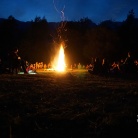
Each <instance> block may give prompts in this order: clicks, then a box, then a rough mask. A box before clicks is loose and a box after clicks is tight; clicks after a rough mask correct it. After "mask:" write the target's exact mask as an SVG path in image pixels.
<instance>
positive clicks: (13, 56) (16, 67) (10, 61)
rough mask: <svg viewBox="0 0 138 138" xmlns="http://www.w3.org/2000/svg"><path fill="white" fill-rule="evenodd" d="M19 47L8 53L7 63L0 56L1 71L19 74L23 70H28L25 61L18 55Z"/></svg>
mask: <svg viewBox="0 0 138 138" xmlns="http://www.w3.org/2000/svg"><path fill="white" fill-rule="evenodd" d="M18 52H19V51H18V48H16V47H15V48H13V49H12V50H11V51H10V53H9V54H8V57H7V61H6V65H5V63H4V62H3V60H2V58H0V73H10V74H18V73H19V72H20V71H21V70H22V71H23V72H24V73H27V71H26V63H25V61H24V60H23V59H22V58H21V57H20V56H19V55H18Z"/></svg>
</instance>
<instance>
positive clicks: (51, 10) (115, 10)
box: [0, 0, 138, 24]
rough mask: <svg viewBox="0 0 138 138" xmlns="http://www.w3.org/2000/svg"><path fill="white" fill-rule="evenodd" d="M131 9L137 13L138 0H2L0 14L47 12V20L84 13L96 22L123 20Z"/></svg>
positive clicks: (26, 15)
mask: <svg viewBox="0 0 138 138" xmlns="http://www.w3.org/2000/svg"><path fill="white" fill-rule="evenodd" d="M131 9H133V10H134V13H135V17H138V0H0V18H8V16H10V15H12V16H14V17H15V18H16V19H18V20H20V21H25V22H26V21H31V20H34V19H35V17H36V16H39V17H41V18H42V17H44V16H45V18H46V19H47V21H48V22H57V21H62V20H67V21H71V20H72V21H78V20H80V19H81V18H85V17H88V18H90V19H91V20H92V21H93V22H95V23H97V24H98V23H100V22H101V21H104V20H113V21H124V20H125V19H126V17H127V14H128V12H129V11H130V10H131ZM62 11H63V13H64V18H63V16H62V15H63V14H62Z"/></svg>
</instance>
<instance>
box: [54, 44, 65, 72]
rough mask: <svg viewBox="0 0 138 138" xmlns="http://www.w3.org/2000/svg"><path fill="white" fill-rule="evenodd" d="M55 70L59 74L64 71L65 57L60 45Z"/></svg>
mask: <svg viewBox="0 0 138 138" xmlns="http://www.w3.org/2000/svg"><path fill="white" fill-rule="evenodd" d="M56 70H57V71H60V72H62V71H65V55H64V48H63V45H62V44H61V46H60V50H59V54H58V59H57V65H56Z"/></svg>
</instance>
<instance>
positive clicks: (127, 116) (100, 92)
mask: <svg viewBox="0 0 138 138" xmlns="http://www.w3.org/2000/svg"><path fill="white" fill-rule="evenodd" d="M137 115H138V80H136V79H135V80H132V79H131V80H127V79H121V78H111V77H101V76H95V75H92V74H89V73H88V71H84V70H83V71H81V70H80V71H77V70H76V71H67V72H65V73H57V72H54V71H45V72H38V74H18V75H10V74H1V75H0V138H51V137H52V138H54V137H55V138H117V137H123V138H124V137H126V136H127V137H134V135H138V122H137V119H138V117H137ZM135 137H136V136H135Z"/></svg>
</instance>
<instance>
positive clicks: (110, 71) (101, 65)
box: [0, 48, 138, 75]
mask: <svg viewBox="0 0 138 138" xmlns="http://www.w3.org/2000/svg"><path fill="white" fill-rule="evenodd" d="M6 69H7V70H6ZM66 69H70V70H75V69H77V70H80V69H84V70H88V72H89V73H91V74H96V75H122V74H126V75H128V74H134V75H135V74H136V75H137V74H138V60H137V59H135V58H134V57H133V54H132V53H131V52H128V53H127V56H126V59H120V61H114V62H113V63H110V62H109V60H108V59H106V58H103V59H102V60H100V59H99V58H98V57H96V58H92V61H91V63H90V64H87V65H82V64H81V63H78V64H76V63H74V64H73V65H68V66H66ZM38 70H41V71H47V70H54V68H53V66H52V64H51V63H48V64H46V63H44V62H36V63H34V64H33V63H29V62H28V61H24V60H23V59H22V58H21V57H20V56H19V55H18V48H14V49H13V51H12V52H11V53H10V54H9V62H8V66H7V68H4V64H3V62H2V60H1V59H0V73H1V74H2V73H5V72H6V71H7V73H10V74H19V73H20V72H23V73H26V74H28V73H30V71H31V72H37V71H38Z"/></svg>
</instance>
